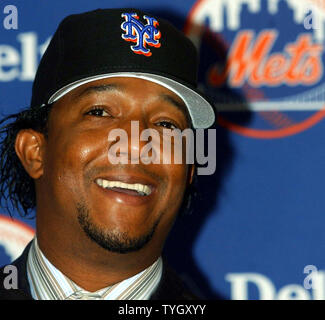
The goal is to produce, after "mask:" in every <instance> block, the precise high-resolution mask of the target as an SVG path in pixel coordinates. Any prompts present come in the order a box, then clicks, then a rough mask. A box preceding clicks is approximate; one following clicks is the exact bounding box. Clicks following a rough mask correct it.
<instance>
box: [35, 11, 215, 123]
mask: <svg viewBox="0 0 325 320" xmlns="http://www.w3.org/2000/svg"><path fill="white" fill-rule="evenodd" d="M197 68H198V55H197V51H196V48H195V47H194V45H193V43H192V42H191V41H190V40H189V39H188V38H187V37H186V36H185V35H184V34H183V33H182V32H181V31H179V30H178V29H176V28H175V27H174V26H173V25H171V24H170V23H169V22H167V21H166V20H164V19H160V18H157V17H153V16H152V15H151V14H150V13H145V12H143V11H141V10H138V9H133V8H124V9H98V10H94V11H90V12H85V13H81V14H75V15H70V16H68V17H66V18H65V19H64V20H63V21H62V22H61V23H60V25H59V27H58V29H57V30H56V32H55V34H54V36H53V37H52V39H51V42H50V44H49V46H48V48H47V50H46V51H45V53H44V55H43V57H42V59H41V62H40V64H39V67H38V70H37V73H36V76H35V80H34V83H33V93H32V101H31V107H32V108H40V107H43V106H45V105H47V104H51V103H53V102H55V101H57V100H58V99H60V98H61V97H62V96H64V95H65V94H67V93H68V92H70V91H71V90H73V89H75V88H77V87H79V86H81V85H83V84H85V83H88V82H91V81H95V80H99V79H105V78H109V77H117V76H118V77H136V78H141V79H145V80H148V81H152V82H155V83H157V84H160V85H162V86H164V87H166V88H167V89H169V90H171V91H173V92H175V93H176V94H177V95H178V96H179V97H180V98H181V99H182V100H183V101H184V103H185V105H186V106H187V109H188V111H189V115H190V117H191V120H192V124H193V127H194V128H208V127H210V126H211V125H212V124H213V123H214V121H215V112H214V108H213V107H212V103H211V102H210V101H209V100H208V99H207V98H206V97H205V96H204V95H203V94H202V93H201V92H199V91H198V90H197Z"/></svg>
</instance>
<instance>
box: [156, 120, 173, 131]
mask: <svg viewBox="0 0 325 320" xmlns="http://www.w3.org/2000/svg"><path fill="white" fill-rule="evenodd" d="M156 124H157V125H158V126H160V127H164V128H167V129H172V130H173V129H178V127H177V126H176V125H175V124H174V123H173V122H171V121H159V122H157V123H156Z"/></svg>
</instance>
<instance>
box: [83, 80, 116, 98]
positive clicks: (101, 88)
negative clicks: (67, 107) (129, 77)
mask: <svg viewBox="0 0 325 320" xmlns="http://www.w3.org/2000/svg"><path fill="white" fill-rule="evenodd" d="M121 87H122V86H120V85H118V84H116V83H109V84H101V85H98V86H90V87H87V88H85V89H84V90H82V91H81V92H80V93H79V94H78V95H77V98H78V99H79V98H81V97H83V96H85V95H88V94H91V93H94V92H102V91H112V90H116V89H121Z"/></svg>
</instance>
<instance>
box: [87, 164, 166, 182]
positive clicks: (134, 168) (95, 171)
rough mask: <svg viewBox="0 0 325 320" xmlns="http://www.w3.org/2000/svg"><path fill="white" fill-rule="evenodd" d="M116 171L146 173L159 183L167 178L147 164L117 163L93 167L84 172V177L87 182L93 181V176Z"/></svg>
mask: <svg viewBox="0 0 325 320" xmlns="http://www.w3.org/2000/svg"><path fill="white" fill-rule="evenodd" d="M111 173H114V174H115V175H119V174H121V175H125V174H129V175H137V174H138V175H145V176H148V177H150V178H151V179H152V180H155V181H156V182H158V183H159V184H163V183H164V182H165V179H164V178H163V177H161V176H160V175H158V174H156V173H154V172H152V171H150V170H148V169H147V168H146V167H145V166H142V165H139V164H116V165H113V166H112V165H110V166H99V167H93V168H90V169H89V170H87V171H86V172H85V174H84V179H85V180H86V181H87V182H92V181H93V177H95V176H99V175H105V174H111Z"/></svg>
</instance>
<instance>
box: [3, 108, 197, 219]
mask: <svg viewBox="0 0 325 320" xmlns="http://www.w3.org/2000/svg"><path fill="white" fill-rule="evenodd" d="M51 107H52V104H48V105H46V106H44V107H42V108H37V109H36V108H28V109H25V110H23V111H21V112H19V113H16V114H13V115H9V116H7V117H5V118H4V119H2V120H1V121H0V126H1V127H0V196H1V200H0V201H1V202H0V204H1V207H3V208H5V209H6V210H7V211H8V213H9V214H10V215H11V216H12V213H13V212H14V211H15V210H16V211H17V212H18V213H19V215H20V216H21V217H27V216H29V215H30V214H31V213H32V212H33V211H34V209H35V207H36V191H35V183H34V180H33V179H32V178H31V177H30V176H29V175H28V173H27V172H26V171H25V169H24V167H23V165H22V164H21V162H20V159H19V158H18V156H17V154H16V151H15V141H16V136H17V134H18V132H19V131H20V130H23V129H33V130H35V131H38V132H40V133H42V134H44V136H45V137H47V129H48V126H47V124H48V119H49V115H50V111H51ZM10 120H11V121H10ZM192 129H193V128H192ZM194 132H195V130H194ZM194 136H195V135H194ZM194 148H195V147H194ZM196 184H197V174H196V169H195V173H194V176H193V182H192V184H191V185H190V186H189V187H188V188H187V189H186V191H185V195H184V199H183V203H182V205H181V208H180V211H179V214H180V215H184V214H190V213H192V206H191V203H192V200H193V198H195V197H196V196H197V191H196V190H197V188H196ZM9 203H11V204H12V208H13V209H12V208H11V207H10V206H9V205H8V204H9Z"/></svg>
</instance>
